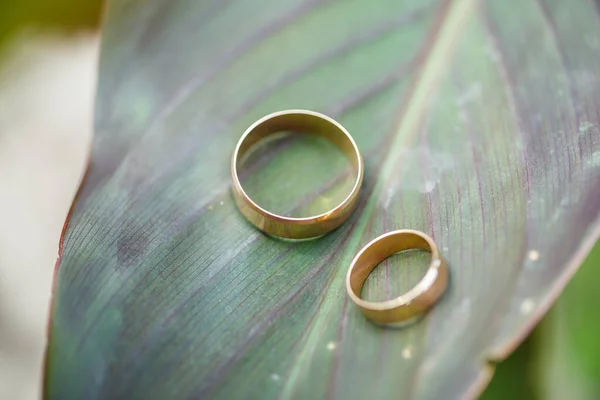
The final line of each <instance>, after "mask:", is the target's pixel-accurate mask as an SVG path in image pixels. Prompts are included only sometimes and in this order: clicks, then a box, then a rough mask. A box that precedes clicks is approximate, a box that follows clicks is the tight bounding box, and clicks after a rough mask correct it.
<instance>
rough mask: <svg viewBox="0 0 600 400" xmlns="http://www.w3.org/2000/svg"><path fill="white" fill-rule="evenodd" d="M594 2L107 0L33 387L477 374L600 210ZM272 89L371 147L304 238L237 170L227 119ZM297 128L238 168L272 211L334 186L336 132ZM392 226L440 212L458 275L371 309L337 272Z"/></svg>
mask: <svg viewBox="0 0 600 400" xmlns="http://www.w3.org/2000/svg"><path fill="white" fill-rule="evenodd" d="M599 15H600V14H599V12H598V9H597V7H596V5H595V4H594V3H592V2H589V1H583V0H580V1H571V2H564V1H560V0H539V1H525V2H516V1H515V2H513V1H508V2H500V1H492V0H490V1H487V2H484V3H480V2H478V1H476V0H455V1H442V2H439V3H430V4H424V3H423V2H422V1H420V0H411V1H403V2H399V1H397V0H373V1H369V2H367V1H359V0H338V1H317V0H254V1H249V0H243V1H242V0H237V1H224V0H220V1H218V0H213V1H209V0H205V1H193V0H178V1H169V2H166V1H158V0H149V1H143V2H141V1H133V0H129V1H112V2H110V4H109V8H108V12H107V19H106V23H105V30H104V40H103V45H102V56H101V61H100V81H99V86H98V100H97V110H96V111H97V112H96V122H95V132H96V134H95V141H94V145H93V151H92V157H91V164H90V167H89V171H88V174H87V177H86V179H85V182H84V184H83V186H82V188H81V190H80V192H79V194H78V196H77V198H76V200H75V203H74V205H73V208H72V212H71V215H70V218H69V220H68V225H67V228H66V231H65V234H64V237H63V242H62V246H61V249H62V250H61V258H60V263H59V267H58V278H57V283H56V288H55V294H54V302H53V310H52V319H51V324H50V337H49V348H48V358H47V366H46V368H47V371H46V385H45V393H46V396H47V397H48V398H53V399H69V398H86V399H94V398H98V399H100V398H144V399H148V398H156V399H165V398H205V397H207V398H222V399H246V398H265V399H270V398H276V397H277V398H279V397H281V398H311V399H312V398H325V397H328V398H340V399H342V398H375V399H385V398H402V399H406V398H418V399H440V398H444V399H454V398H459V397H461V396H465V395H466V396H473V395H476V394H477V393H479V392H480V391H481V390H482V389H483V387H484V386H485V385H486V383H487V382H488V380H489V379H490V377H491V374H492V372H493V367H492V365H493V364H492V363H491V362H493V361H497V360H501V359H503V358H505V357H506V356H507V355H508V354H509V353H510V352H511V351H512V349H514V347H515V346H516V345H517V344H518V343H519V341H521V340H522V339H523V337H524V336H525V335H526V333H527V332H528V331H529V330H531V329H532V328H533V326H534V325H535V323H536V322H537V321H538V320H539V319H540V318H541V316H542V315H543V314H544V312H545V311H546V310H547V309H548V307H549V306H550V305H551V303H552V301H553V300H554V299H555V298H556V296H557V295H558V293H559V292H560V290H561V289H562V288H563V286H564V285H565V284H566V282H567V280H568V279H569V278H570V276H571V275H572V274H573V273H574V271H575V270H576V268H577V267H578V265H579V263H580V262H581V260H582V259H583V257H584V256H585V254H586V252H587V251H588V250H589V248H590V247H591V245H592V244H593V242H594V240H595V238H596V237H597V236H598V233H599V229H600V228H599V226H600V224H599V216H598V198H599V197H600V114H599V112H598V107H599V101H598V99H600V83H599V78H600V52H599V51H598V48H599V47H600V40H599V39H598V38H600V24H599V23H598V18H599ZM285 108H307V109H312V110H317V111H321V112H324V113H326V114H329V115H331V116H332V117H334V118H336V119H338V120H339V121H340V122H341V123H342V124H344V125H345V126H346V128H347V129H348V130H349V131H350V132H351V134H352V135H353V136H354V138H355V139H356V141H357V143H358V146H359V147H360V149H361V151H362V153H363V156H364V158H365V163H366V173H365V183H364V187H363V191H362V193H361V199H362V201H361V203H360V205H359V207H358V209H357V210H356V212H355V213H354V214H353V216H352V217H351V218H350V220H349V221H347V222H346V223H345V224H344V225H343V226H342V227H341V228H339V229H337V230H336V231H334V232H332V233H331V234H329V235H326V236H324V237H322V238H320V239H317V240H313V241H307V242H300V243H294V242H287V241H281V240H277V239H273V238H271V237H267V236H265V235H262V234H261V233H260V232H258V231H257V230H255V229H253V227H252V226H251V225H250V224H248V223H247V222H246V221H245V220H244V218H243V217H242V216H241V215H240V214H239V213H238V212H237V210H236V208H235V206H234V204H233V200H232V198H231V194H230V181H231V178H230V173H229V159H230V156H231V153H232V151H233V148H234V146H235V144H236V142H237V140H238V139H239V137H240V135H241V134H242V132H243V131H244V129H245V128H246V127H247V126H249V125H250V124H251V123H252V122H253V121H254V120H256V119H257V118H259V117H261V116H263V115H265V114H267V113H269V112H273V111H277V110H281V109H285ZM286 143H287V144H286ZM302 143H303V144H302V145H300V144H299V142H296V141H294V140H291V141H290V140H288V141H284V144H282V145H274V146H272V147H270V148H268V149H267V151H264V152H263V153H262V156H260V157H257V158H256V159H255V160H254V163H253V165H252V170H251V171H250V172H248V174H247V177H246V180H245V182H246V183H247V184H248V185H250V186H252V187H253V193H262V194H263V196H262V198H263V199H264V200H263V201H269V202H270V206H273V207H276V208H278V209H279V210H283V211H287V212H289V213H301V212H308V210H311V209H312V207H313V206H315V205H316V206H318V205H319V204H321V206H322V205H323V204H324V203H323V201H324V200H323V199H325V200H327V199H331V198H335V196H339V193H341V192H342V191H343V190H342V188H343V187H344V185H343V184H340V182H341V181H343V177H344V176H346V175H345V168H344V166H345V165H344V163H343V158H342V159H340V158H335V157H338V156H337V155H336V153H335V149H321V147H320V146H318V145H317V144H316V143H312V142H302ZM330 150H331V151H330ZM324 152H325V153H324ZM324 154H326V155H324ZM330 156H331V160H329V157H330ZM293 157H296V158H293ZM290 160H294V161H293V162H291V161H290ZM325 160H327V161H325ZM336 160H337V161H336ZM339 160H342V161H339ZM325 162H326V163H327V164H322V163H325ZM322 165H325V166H326V167H321V166H322ZM249 169H250V168H249ZM264 176H268V177H269V179H261V177H264ZM303 177H304V178H305V177H310V179H304V178H303ZM301 178H302V179H301ZM263 185H264V186H263ZM262 188H264V189H262ZM262 190H264V192H263V191H262ZM267 190H269V191H271V190H274V192H269V191H267ZM267 193H273V195H268V194H267ZM325 204H326V203H325ZM397 228H415V229H420V230H423V231H425V232H426V233H428V234H430V235H432V237H433V238H434V240H435V241H436V243H437V244H438V246H439V248H440V249H441V252H442V255H443V256H444V257H445V258H446V260H447V261H448V265H449V269H450V274H451V275H450V276H451V282H450V287H449V289H448V292H447V293H446V295H445V296H444V297H443V299H442V300H441V301H440V303H439V304H438V305H437V306H436V307H435V308H434V309H433V310H432V312H431V313H429V314H428V315H427V316H426V317H425V318H424V319H422V320H421V321H420V322H419V323H417V324H415V325H413V326H411V327H409V328H407V329H402V330H390V329H381V328H378V327H376V326H374V325H373V324H371V323H369V322H368V321H366V320H365V319H364V318H363V316H362V315H361V314H360V313H359V311H358V310H357V309H356V308H355V307H353V304H352V303H350V302H349V301H348V299H347V298H346V295H345V291H344V284H343V282H344V277H345V274H346V271H347V268H348V265H349V263H350V260H351V259H352V257H353V256H354V255H355V254H356V253H357V252H358V251H359V249H360V248H361V247H362V246H363V245H365V244H366V243H367V242H368V241H370V240H371V239H373V238H374V237H376V236H378V235H380V234H382V233H384V232H387V231H389V230H392V229H397ZM425 260H426V258H424V257H416V258H413V257H411V258H410V259H408V258H407V257H405V256H404V257H402V256H396V257H394V258H392V259H391V260H390V261H389V262H387V263H384V264H382V265H381V266H380V267H378V268H377V270H376V271H375V272H374V274H373V276H372V277H371V278H370V279H369V282H368V287H367V290H366V296H368V297H370V298H384V297H387V298H389V297H391V296H394V295H397V294H399V293H400V292H402V291H403V290H406V289H407V288H408V287H409V286H410V284H411V283H414V282H415V281H416V280H417V279H418V274H417V273H416V271H418V272H420V273H422V271H423V264H424V262H425ZM425 264H426V263H425ZM407 266H410V268H405V267H407ZM405 271H408V273H405Z"/></svg>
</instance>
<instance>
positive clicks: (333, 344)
mask: <svg viewBox="0 0 600 400" xmlns="http://www.w3.org/2000/svg"><path fill="white" fill-rule="evenodd" d="M336 347H337V344H335V342H329V343H327V350H330V351H333V350H335V348H336Z"/></svg>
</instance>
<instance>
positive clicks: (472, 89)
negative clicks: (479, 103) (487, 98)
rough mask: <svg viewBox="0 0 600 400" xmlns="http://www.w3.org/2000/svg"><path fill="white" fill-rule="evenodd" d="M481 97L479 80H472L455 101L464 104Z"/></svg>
mask: <svg viewBox="0 0 600 400" xmlns="http://www.w3.org/2000/svg"><path fill="white" fill-rule="evenodd" d="M480 97H481V82H474V83H472V84H471V85H469V87H468V88H467V89H465V91H464V92H462V93H461V94H460V96H458V99H457V100H456V102H457V103H458V104H459V105H465V104H467V103H471V102H473V101H476V100H478V99H479V98H480Z"/></svg>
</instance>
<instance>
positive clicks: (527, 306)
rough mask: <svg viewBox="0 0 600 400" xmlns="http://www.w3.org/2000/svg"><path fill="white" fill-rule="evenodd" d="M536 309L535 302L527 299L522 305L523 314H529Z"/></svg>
mask: <svg viewBox="0 0 600 400" xmlns="http://www.w3.org/2000/svg"><path fill="white" fill-rule="evenodd" d="M534 308H535V303H534V302H533V300H531V299H529V298H527V299H525V300H523V302H522V303H521V314H529V313H530V312H532V311H533V309H534Z"/></svg>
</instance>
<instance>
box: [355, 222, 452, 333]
mask: <svg viewBox="0 0 600 400" xmlns="http://www.w3.org/2000/svg"><path fill="white" fill-rule="evenodd" d="M412 249H421V250H426V251H429V252H430V253H431V263H430V265H429V269H428V270H427V272H426V273H425V276H424V277H423V279H421V281H420V282H419V283H418V284H417V285H416V286H415V287H414V288H412V289H411V290H409V291H408V292H407V293H405V294H403V295H401V296H400V297H397V298H395V299H392V300H387V301H380V302H373V301H367V300H363V299H362V298H361V297H360V294H361V290H362V287H363V285H364V283H365V281H366V280H367V277H368V276H369V274H370V273H371V271H373V269H375V267H376V266H377V265H378V264H379V263H380V262H382V261H383V260H385V259H386V258H388V257H389V256H391V255H393V254H395V253H398V252H400V251H404V250H412ZM447 282H448V269H447V268H446V263H445V262H444V260H443V259H442V257H440V254H439V251H438V249H437V247H436V245H435V243H434V242H433V240H432V239H431V238H430V237H429V236H427V235H426V234H424V233H423V232H419V231H415V230H412V229H402V230H398V231H393V232H389V233H386V234H384V235H381V236H379V237H378V238H376V239H374V240H373V241H371V242H370V243H368V244H367V245H366V246H365V247H364V248H363V249H362V250H361V251H360V252H359V253H358V254H357V255H356V257H354V260H352V264H351V265H350V269H349V270H348V275H347V276H346V290H347V292H348V295H349V296H350V298H351V299H352V301H353V302H354V303H355V304H356V305H357V306H358V307H359V308H360V309H361V310H362V312H363V313H364V314H365V316H366V317H367V318H369V319H370V320H372V321H373V322H376V323H379V324H383V325H397V324H404V323H407V322H409V321H411V320H413V319H414V318H416V317H418V316H419V315H421V314H422V313H424V312H425V311H427V310H428V309H429V308H430V307H431V306H433V304H434V303H435V302H436V301H437V300H438V298H439V297H440V296H441V295H442V294H443V293H444V290H445V289H446V285H447Z"/></svg>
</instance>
